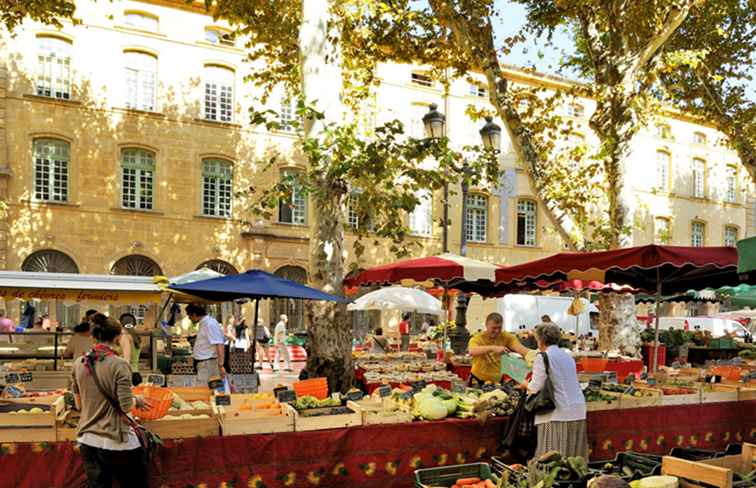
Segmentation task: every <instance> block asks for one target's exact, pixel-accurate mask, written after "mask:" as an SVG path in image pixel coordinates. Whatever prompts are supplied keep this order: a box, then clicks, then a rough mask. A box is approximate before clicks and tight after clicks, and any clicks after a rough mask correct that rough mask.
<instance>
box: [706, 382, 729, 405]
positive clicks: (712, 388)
mask: <svg viewBox="0 0 756 488" xmlns="http://www.w3.org/2000/svg"><path fill="white" fill-rule="evenodd" d="M737 401H738V388H737V386H736V385H724V384H718V383H714V384H713V385H705V386H704V387H703V388H702V390H701V403H718V402H737Z"/></svg>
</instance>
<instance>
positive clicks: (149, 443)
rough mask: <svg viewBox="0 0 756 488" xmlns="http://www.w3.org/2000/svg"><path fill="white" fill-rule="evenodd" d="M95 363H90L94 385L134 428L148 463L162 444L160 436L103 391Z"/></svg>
mask: <svg viewBox="0 0 756 488" xmlns="http://www.w3.org/2000/svg"><path fill="white" fill-rule="evenodd" d="M96 364H97V363H94V364H92V371H91V372H92V379H93V380H94V382H95V386H96V387H97V389H98V390H100V393H101V394H102V396H104V397H105V398H106V399H107V400H108V401H109V402H110V405H111V406H112V407H113V408H114V409H115V410H116V412H118V413H120V414H121V416H122V417H123V419H124V420H126V423H127V424H128V425H129V426H130V427H131V428H132V429H134V433H135V434H136V436H137V439H139V445H140V446H141V447H142V450H143V451H144V455H145V459H146V462H147V463H149V462H150V460H151V459H152V456H153V455H154V454H155V452H156V451H157V449H158V447H160V446H162V445H163V441H162V439H160V436H158V435H157V434H156V433H154V432H152V431H151V430H149V429H148V428H147V427H145V426H144V425H142V424H140V423H139V422H137V421H136V420H134V419H133V418H131V417H130V416H129V415H128V414H127V413H126V412H124V411H123V409H122V408H121V404H120V403H119V402H118V401H117V400H116V399H115V398H114V397H113V395H110V394H109V393H108V392H106V391H105V388H103V387H102V383H100V379H99V378H98V377H97V370H96V367H95V366H96Z"/></svg>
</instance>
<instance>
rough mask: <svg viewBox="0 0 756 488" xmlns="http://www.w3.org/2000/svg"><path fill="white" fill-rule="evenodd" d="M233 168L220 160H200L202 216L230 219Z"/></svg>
mask: <svg viewBox="0 0 756 488" xmlns="http://www.w3.org/2000/svg"><path fill="white" fill-rule="evenodd" d="M233 178H234V166H233V164H231V163H230V162H229V161H225V160H222V159H203V160H202V215H206V216H208V217H231V209H232V206H231V197H232V195H233Z"/></svg>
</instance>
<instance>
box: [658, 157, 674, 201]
mask: <svg viewBox="0 0 756 488" xmlns="http://www.w3.org/2000/svg"><path fill="white" fill-rule="evenodd" d="M671 162H672V156H670V154H669V153H668V152H667V151H656V189H657V190H659V191H663V192H667V191H669V173H670V172H669V167H670V165H671Z"/></svg>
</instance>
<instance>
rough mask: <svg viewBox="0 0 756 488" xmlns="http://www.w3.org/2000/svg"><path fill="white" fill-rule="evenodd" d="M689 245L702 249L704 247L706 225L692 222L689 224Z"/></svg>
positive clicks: (695, 221)
mask: <svg viewBox="0 0 756 488" xmlns="http://www.w3.org/2000/svg"><path fill="white" fill-rule="evenodd" d="M690 245H691V246H693V247H703V246H705V245H706V224H705V223H703V222H699V221H697V220H694V221H693V222H691V224H690Z"/></svg>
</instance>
